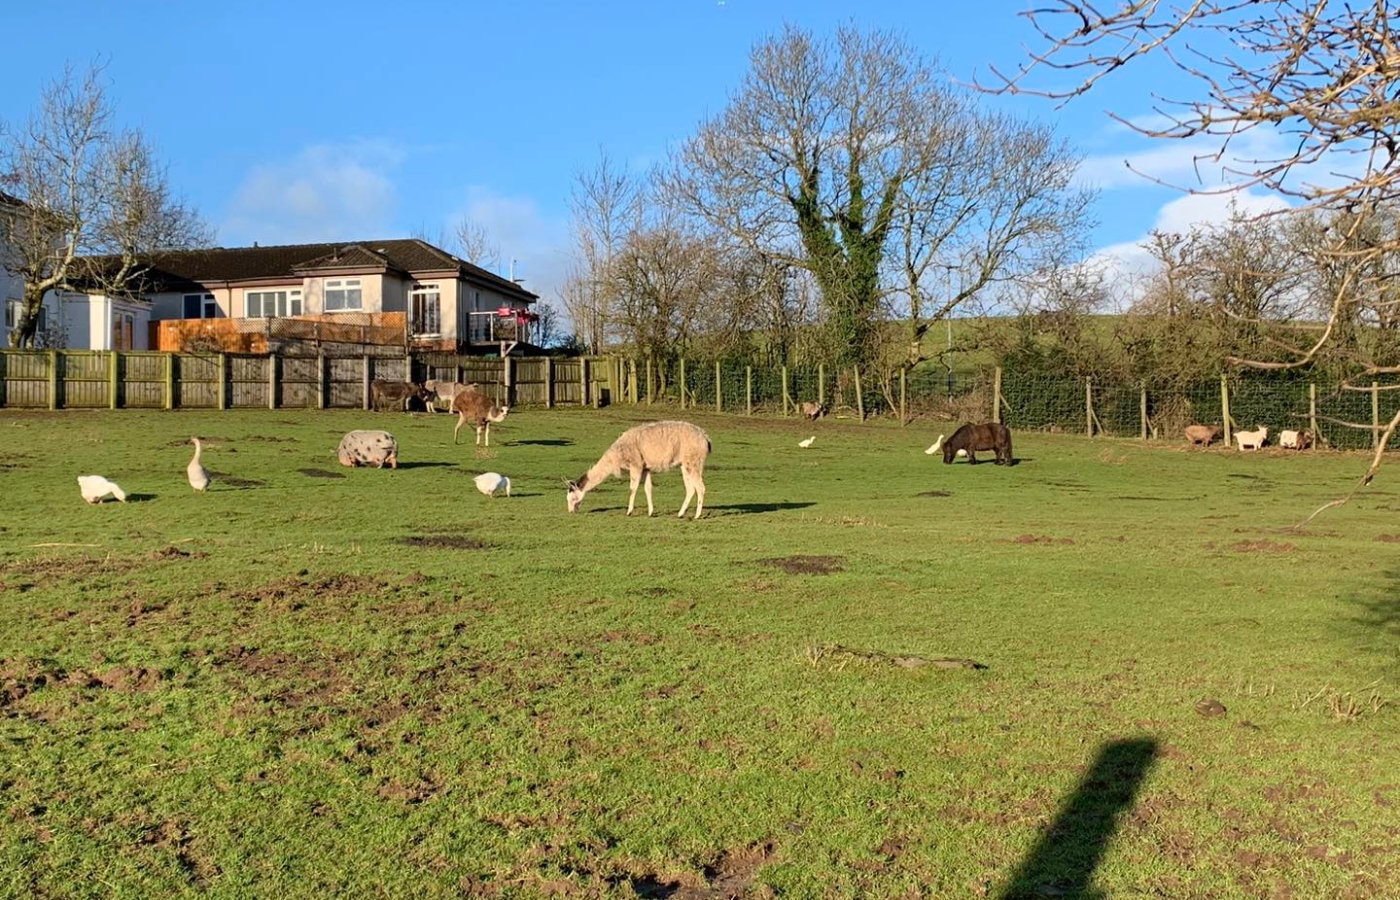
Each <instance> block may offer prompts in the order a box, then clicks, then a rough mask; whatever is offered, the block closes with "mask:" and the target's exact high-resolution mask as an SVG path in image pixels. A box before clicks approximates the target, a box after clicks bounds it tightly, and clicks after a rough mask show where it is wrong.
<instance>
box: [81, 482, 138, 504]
mask: <svg viewBox="0 0 1400 900" xmlns="http://www.w3.org/2000/svg"><path fill="white" fill-rule="evenodd" d="M78 490H80V491H82V492H83V499H84V500H86V501H87V502H89V503H101V502H102V501H103V499H105V498H106V497H107V496H108V495H111V496H113V497H116V498H117V499H118V500H120V501H121V502H123V503H125V502H126V491H124V490H122V489H121V486H120V485H118V484H117V483H116V482H115V481H108V480H107V479H105V478H103V477H102V476H101V475H79V476H78Z"/></svg>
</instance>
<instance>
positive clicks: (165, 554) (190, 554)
mask: <svg viewBox="0 0 1400 900" xmlns="http://www.w3.org/2000/svg"><path fill="white" fill-rule="evenodd" d="M208 555H209V554H208V553H205V552H204V551H203V550H181V549H180V548H179V547H176V546H175V545H174V544H171V545H170V546H169V547H165V548H163V549H160V550H152V551H151V559H154V560H158V561H159V560H167V559H204V558H205V557H207V556H208Z"/></svg>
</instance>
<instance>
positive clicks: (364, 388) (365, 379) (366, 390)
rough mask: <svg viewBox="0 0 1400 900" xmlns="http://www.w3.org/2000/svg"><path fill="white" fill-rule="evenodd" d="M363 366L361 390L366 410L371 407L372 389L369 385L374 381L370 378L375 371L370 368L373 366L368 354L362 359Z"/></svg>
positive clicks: (361, 370)
mask: <svg viewBox="0 0 1400 900" xmlns="http://www.w3.org/2000/svg"><path fill="white" fill-rule="evenodd" d="M362 364H363V368H361V369H360V388H361V392H362V394H363V398H362V400H363V404H364V408H365V409H369V405H370V387H369V385H370V381H372V380H373V379H372V378H371V377H370V375H371V373H372V371H373V370H372V369H371V368H370V367H371V365H372V364H371V362H370V358H369V354H368V353H366V354H364V356H363V359H362Z"/></svg>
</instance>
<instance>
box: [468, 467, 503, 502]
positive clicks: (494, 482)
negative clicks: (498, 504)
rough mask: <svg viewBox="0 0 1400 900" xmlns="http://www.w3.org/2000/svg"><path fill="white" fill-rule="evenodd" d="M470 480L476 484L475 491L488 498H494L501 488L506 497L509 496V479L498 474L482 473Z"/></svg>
mask: <svg viewBox="0 0 1400 900" xmlns="http://www.w3.org/2000/svg"><path fill="white" fill-rule="evenodd" d="M472 480H473V481H475V482H476V489H477V490H478V491H481V492H482V493H483V494H485V495H486V496H488V497H494V496H496V492H497V491H499V490H501V489H502V488H504V489H505V492H506V496H507V497H509V496H510V479H509V478H507V477H506V476H504V475H502V474H501V473H500V472H482V473H481V474H480V475H478V476H476V477H475V478H474V479H472Z"/></svg>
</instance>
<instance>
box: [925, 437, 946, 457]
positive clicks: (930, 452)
mask: <svg viewBox="0 0 1400 900" xmlns="http://www.w3.org/2000/svg"><path fill="white" fill-rule="evenodd" d="M942 446H943V435H941V434H940V435H939V436H938V440H936V441H934V442H933V446H932V447H930V448H928V449H927V450H925V451H924V452H925V453H927V454H928V455H929V456H932V455H933V454H935V453H937V452H938V448H939V447H942Z"/></svg>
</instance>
